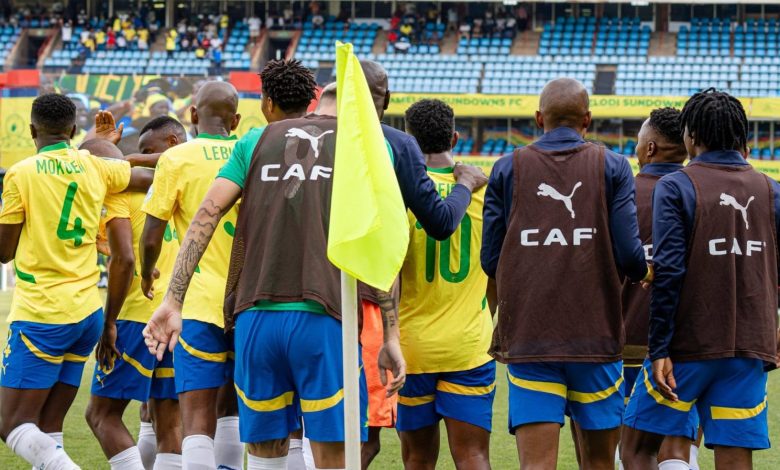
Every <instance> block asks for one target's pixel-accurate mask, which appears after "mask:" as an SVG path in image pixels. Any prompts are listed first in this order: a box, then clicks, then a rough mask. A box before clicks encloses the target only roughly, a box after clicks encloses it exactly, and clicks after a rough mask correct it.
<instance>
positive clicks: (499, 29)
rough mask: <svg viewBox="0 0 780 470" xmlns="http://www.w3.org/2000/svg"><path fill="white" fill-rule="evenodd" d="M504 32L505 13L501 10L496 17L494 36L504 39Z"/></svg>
mask: <svg viewBox="0 0 780 470" xmlns="http://www.w3.org/2000/svg"><path fill="white" fill-rule="evenodd" d="M504 31H506V12H505V11H504V9H503V8H502V9H501V10H499V12H498V15H497V16H496V35H497V36H498V37H500V38H502V37H504Z"/></svg>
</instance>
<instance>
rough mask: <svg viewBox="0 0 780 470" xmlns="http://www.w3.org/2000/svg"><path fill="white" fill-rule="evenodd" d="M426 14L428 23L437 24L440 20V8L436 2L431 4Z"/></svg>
mask: <svg viewBox="0 0 780 470" xmlns="http://www.w3.org/2000/svg"><path fill="white" fill-rule="evenodd" d="M426 16H427V17H428V18H427V20H428V21H427V22H428V23H432V24H436V23H438V22H439V10H438V9H437V8H436V5H435V4H433V3H432V4H431V7H430V8H428V12H427V13H426Z"/></svg>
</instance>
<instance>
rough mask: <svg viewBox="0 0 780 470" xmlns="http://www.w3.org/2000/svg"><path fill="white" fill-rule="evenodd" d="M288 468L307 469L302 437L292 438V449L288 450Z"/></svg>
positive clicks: (289, 469) (293, 469) (292, 469)
mask: <svg viewBox="0 0 780 470" xmlns="http://www.w3.org/2000/svg"><path fill="white" fill-rule="evenodd" d="M287 470H307V469H306V460H304V458H303V441H302V440H301V439H290V449H289V450H288V451H287Z"/></svg>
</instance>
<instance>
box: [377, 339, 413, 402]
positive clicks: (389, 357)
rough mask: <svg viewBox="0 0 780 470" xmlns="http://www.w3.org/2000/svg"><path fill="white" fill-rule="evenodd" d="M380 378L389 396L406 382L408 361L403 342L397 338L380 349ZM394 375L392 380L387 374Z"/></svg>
mask: <svg viewBox="0 0 780 470" xmlns="http://www.w3.org/2000/svg"><path fill="white" fill-rule="evenodd" d="M377 362H378V363H379V379H380V380H381V381H382V386H384V387H385V389H386V390H387V396H388V397H392V396H393V395H395V394H396V393H398V391H399V390H401V387H403V386H404V383H406V361H405V360H404V355H403V354H402V353H401V344H400V343H399V342H398V340H397V339H391V340H389V341H387V342H385V344H383V345H382V349H380V350H379V360H378V361H377ZM388 373H391V374H392V375H393V378H392V380H388V379H387V374H388Z"/></svg>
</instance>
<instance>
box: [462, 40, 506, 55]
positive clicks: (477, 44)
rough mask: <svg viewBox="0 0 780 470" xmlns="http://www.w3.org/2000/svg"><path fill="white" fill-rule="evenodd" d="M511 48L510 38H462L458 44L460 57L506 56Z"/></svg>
mask: <svg viewBox="0 0 780 470" xmlns="http://www.w3.org/2000/svg"><path fill="white" fill-rule="evenodd" d="M511 48H512V40H511V39H510V38H497V37H494V38H471V39H466V38H462V39H461V40H460V41H459V42H458V54H460V55H508V54H509V50H510V49H511Z"/></svg>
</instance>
